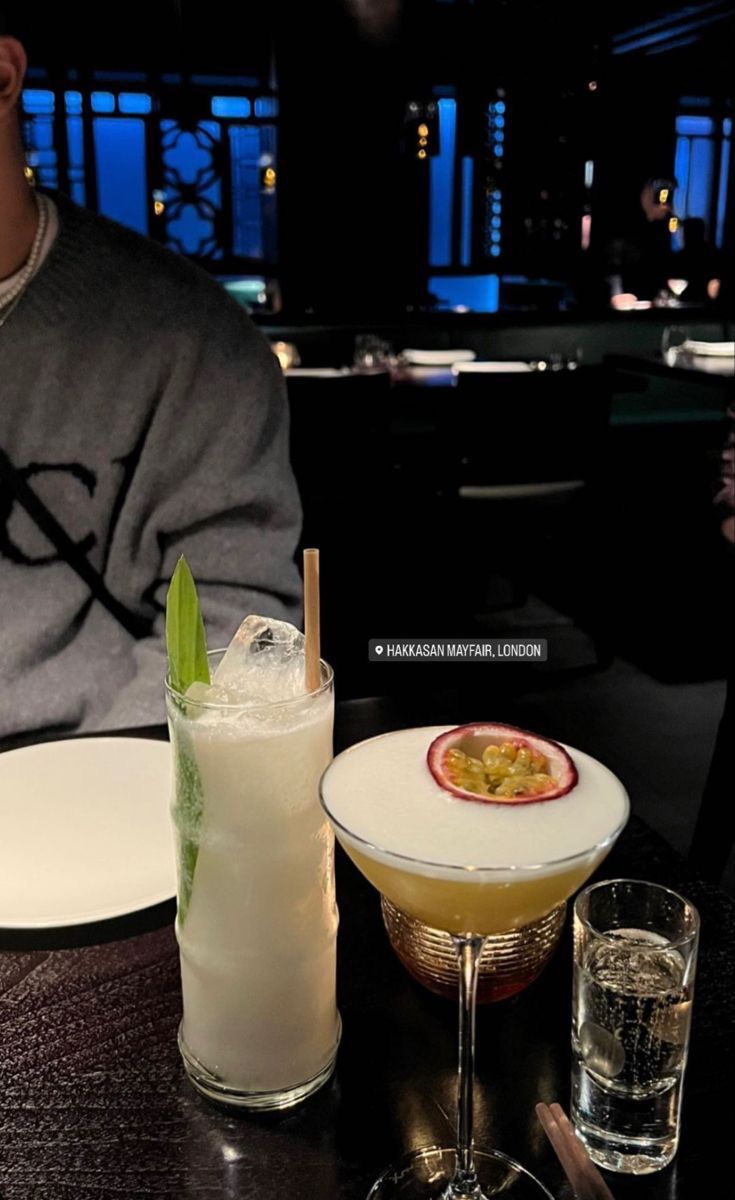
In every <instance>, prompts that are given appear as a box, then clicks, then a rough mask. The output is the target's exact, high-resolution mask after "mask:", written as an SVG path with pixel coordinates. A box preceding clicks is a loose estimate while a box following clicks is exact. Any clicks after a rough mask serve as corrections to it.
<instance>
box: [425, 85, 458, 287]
mask: <svg viewBox="0 0 735 1200" xmlns="http://www.w3.org/2000/svg"><path fill="white" fill-rule="evenodd" d="M437 108H438V110H439V153H438V154H436V155H434V156H433V157H432V159H431V163H430V167H429V171H430V176H429V262H430V264H431V265H432V266H433V267H448V266H450V264H451V262H452V215H453V214H452V208H453V199H454V159H455V149H456V141H457V102H456V101H455V100H449V99H444V100H440V101H439V103H438V105H437Z"/></svg>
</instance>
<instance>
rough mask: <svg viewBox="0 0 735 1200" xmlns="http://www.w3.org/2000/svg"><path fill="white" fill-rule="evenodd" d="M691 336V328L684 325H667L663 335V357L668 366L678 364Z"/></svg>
mask: <svg viewBox="0 0 735 1200" xmlns="http://www.w3.org/2000/svg"><path fill="white" fill-rule="evenodd" d="M688 338H689V330H688V329H685V328H684V326H683V325H667V326H666V328H665V329H664V331H663V334H662V335H661V357H662V358H663V360H664V362H665V363H666V365H667V367H673V366H675V365H676V361H677V359H678V357H679V355H680V354H681V353H682V351H684V347H685V345H686V342H687V340H688Z"/></svg>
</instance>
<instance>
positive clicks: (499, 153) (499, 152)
mask: <svg viewBox="0 0 735 1200" xmlns="http://www.w3.org/2000/svg"><path fill="white" fill-rule="evenodd" d="M504 153H505V149H504V147H503V146H502V145H501V144H500V143H497V144H496V145H495V146H494V147H493V154H494V155H495V157H496V158H502V157H503V154H504Z"/></svg>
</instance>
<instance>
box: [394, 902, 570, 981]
mask: <svg viewBox="0 0 735 1200" xmlns="http://www.w3.org/2000/svg"><path fill="white" fill-rule="evenodd" d="M381 906H382V909H383V922H384V924H385V928H386V930H387V931H388V937H389V938H390V943H391V945H392V947H393V949H394V950H395V952H396V954H397V955H398V957H399V959H400V960H401V962H402V963H403V965H404V967H405V968H406V970H407V971H409V972H410V974H411V975H413V977H414V979H417V980H418V982H419V983H422V984H423V985H424V987H427V988H429V990H430V991H432V992H436V994H437V995H439V996H445V997H446V998H447V999H452V1000H455V999H456V998H457V986H458V971H457V952H456V949H455V946H454V942H453V941H452V938H451V937H450V935H449V934H448V933H445V932H444V931H443V930H441V929H432V928H431V926H429V925H424V924H423V923H422V922H421V921H417V920H415V918H414V917H409V916H408V915H407V913H404V912H402V911H401V909H399V908H396V906H395V905H394V904H392V903H391V902H390V900H386V898H385V896H381ZM566 911H567V906H566V904H559V905H558V906H557V907H556V908H553V909H552V910H551V912H550V913H547V914H546V916H544V917H541V918H540V919H539V920H538V921H534V922H533V923H532V924H531V925H524V926H523V927H522V928H521V929H512V930H509V931H508V932H507V933H497V934H491V935H490V937H488V938H487V940H486V942H485V946H484V949H483V951H482V957H481V959H480V979H479V983H478V987H477V1002H478V1004H487V1003H489V1002H490V1001H493V1000H505V999H506V998H507V997H508V996H514V995H515V994H516V993H517V992H521V991H523V989H524V988H525V987H528V985H529V983H532V982H533V980H534V979H536V978H537V977H538V976H539V975H540V974H541V972H542V971H543V969H544V967H545V966H546V964H547V962H548V961H549V959H550V958H551V955H552V954H553V952H554V949H555V948H556V944H557V942H558V941H559V938H560V936H561V931H562V929H563V928H564V921H565V918H566Z"/></svg>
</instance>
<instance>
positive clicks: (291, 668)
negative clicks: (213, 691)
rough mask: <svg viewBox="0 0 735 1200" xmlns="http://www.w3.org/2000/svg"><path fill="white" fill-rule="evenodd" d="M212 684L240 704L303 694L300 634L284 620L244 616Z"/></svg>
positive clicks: (301, 634)
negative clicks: (225, 691) (222, 689)
mask: <svg viewBox="0 0 735 1200" xmlns="http://www.w3.org/2000/svg"><path fill="white" fill-rule="evenodd" d="M213 683H214V684H215V685H216V686H217V687H221V688H225V689H226V690H227V692H228V693H229V694H230V696H232V697H233V699H234V701H235V702H236V703H240V704H272V703H274V702H277V701H279V700H290V699H291V698H292V697H294V696H301V695H303V694H304V691H305V681H304V635H303V633H301V632H300V631H299V630H298V629H296V627H295V626H294V625H289V623H288V622H287V621H276V620H273V619H271V618H270V617H259V616H255V615H252V616H249V617H246V618H245V620H244V621H243V623H242V625H241V626H240V628H239V629H238V631H237V633H236V634H235V636H234V637H233V639H232V641H231V642H230V644H229V646H228V648H227V650H226V651H225V654H224V656H223V658H222V660H221V662H220V664H219V666H218V667H217V670H216V671H215V673H214V679H213ZM230 702H231V703H232V700H231V701H230Z"/></svg>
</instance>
